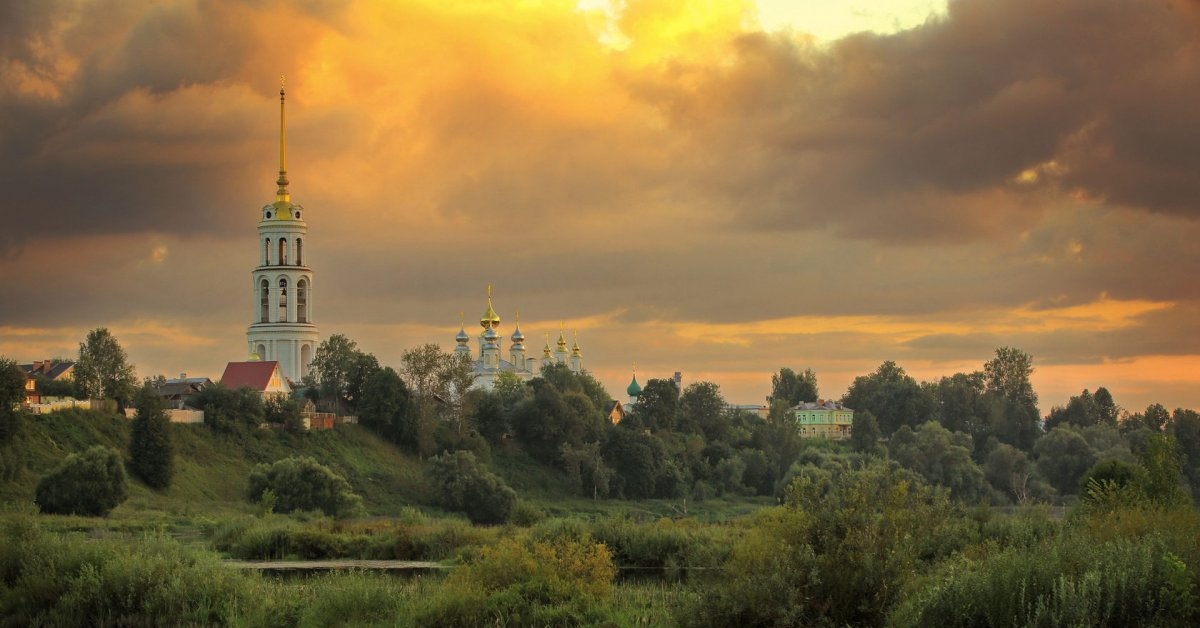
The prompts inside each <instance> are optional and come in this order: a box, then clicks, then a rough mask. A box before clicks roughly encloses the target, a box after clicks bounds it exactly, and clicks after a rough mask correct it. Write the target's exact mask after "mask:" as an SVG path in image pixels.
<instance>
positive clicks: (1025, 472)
mask: <svg viewBox="0 0 1200 628" xmlns="http://www.w3.org/2000/svg"><path fill="white" fill-rule="evenodd" d="M983 477H984V479H986V480H987V481H988V484H991V485H992V488H994V489H996V490H997V491H1000V492H1002V493H1004V494H1005V495H1007V496H1008V498H1009V499H1011V500H1013V501H1014V502H1016V503H1018V504H1023V503H1025V502H1026V501H1028V500H1029V499H1031V498H1038V497H1044V496H1046V495H1047V493H1048V489H1049V487H1046V486H1044V485H1043V484H1042V482H1041V481H1040V480H1039V479H1037V478H1035V477H1034V465H1033V463H1032V462H1031V461H1030V460H1029V457H1028V456H1027V455H1026V454H1025V452H1023V451H1021V450H1020V449H1017V448H1016V447H1013V446H1012V445H1009V444H1008V443H996V444H995V447H994V448H993V449H992V451H991V452H989V453H988V455H987V458H985V459H984V462H983Z"/></svg>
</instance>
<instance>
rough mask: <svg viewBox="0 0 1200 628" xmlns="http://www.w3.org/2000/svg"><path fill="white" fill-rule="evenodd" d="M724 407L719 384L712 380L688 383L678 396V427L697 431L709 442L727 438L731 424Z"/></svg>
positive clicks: (682, 429) (681, 429)
mask: <svg viewBox="0 0 1200 628" xmlns="http://www.w3.org/2000/svg"><path fill="white" fill-rule="evenodd" d="M725 408H726V404H725V398H724V397H722V396H721V387H720V386H718V385H716V384H714V383H712V382H696V383H694V384H690V385H689V386H688V387H687V388H686V389H684V391H683V394H682V395H681V396H680V397H679V424H680V428H679V429H680V431H684V432H697V431H698V432H700V433H701V434H704V438H705V439H706V440H708V441H709V442H714V441H723V440H728V438H729V434H730V430H731V428H732V425H731V423H730V417H729V416H728V415H727V414H726V412H725Z"/></svg>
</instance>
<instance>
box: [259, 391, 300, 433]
mask: <svg viewBox="0 0 1200 628" xmlns="http://www.w3.org/2000/svg"><path fill="white" fill-rule="evenodd" d="M263 418H264V419H265V420H266V422H267V423H271V424H273V425H282V426H283V427H284V429H286V430H287V431H289V432H291V433H293V434H299V433H301V432H303V431H304V414H303V411H302V410H301V409H300V402H298V401H296V400H295V399H285V398H283V397H272V398H270V399H268V400H267V401H266V402H265V403H264V404H263Z"/></svg>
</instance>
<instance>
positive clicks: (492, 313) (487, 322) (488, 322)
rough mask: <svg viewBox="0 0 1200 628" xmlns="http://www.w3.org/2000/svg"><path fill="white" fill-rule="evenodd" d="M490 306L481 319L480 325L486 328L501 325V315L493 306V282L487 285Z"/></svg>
mask: <svg viewBox="0 0 1200 628" xmlns="http://www.w3.org/2000/svg"><path fill="white" fill-rule="evenodd" d="M487 295H488V306H487V311H486V312H484V313H483V318H480V319H479V326H480V327H483V328H484V329H493V328H496V327H499V326H500V315H499V314H497V313H496V310H495V309H494V308H493V307H492V284H490V283H489V284H488V287H487Z"/></svg>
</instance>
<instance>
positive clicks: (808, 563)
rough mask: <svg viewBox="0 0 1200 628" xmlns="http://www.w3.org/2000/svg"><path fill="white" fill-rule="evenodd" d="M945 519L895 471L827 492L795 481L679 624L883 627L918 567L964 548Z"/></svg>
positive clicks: (867, 474) (848, 480)
mask: <svg viewBox="0 0 1200 628" xmlns="http://www.w3.org/2000/svg"><path fill="white" fill-rule="evenodd" d="M951 513H952V511H951V510H950V508H949V506H948V504H947V502H946V500H945V499H944V498H943V497H940V496H939V495H938V493H937V492H936V491H934V490H932V489H930V488H928V487H926V486H925V485H924V484H923V483H922V482H921V481H920V480H919V479H918V478H916V477H914V476H913V475H912V474H910V473H908V472H906V471H903V470H901V469H898V468H896V467H894V466H884V465H876V466H871V467H868V468H865V469H863V470H860V471H854V472H851V473H846V474H843V475H841V476H839V477H837V478H836V479H835V481H834V482H832V483H830V484H824V483H818V482H813V481H811V480H810V479H807V478H804V477H801V478H798V479H796V480H795V481H793V483H792V484H791V485H790V486H789V488H788V491H787V505H786V507H783V508H776V509H771V510H768V511H764V512H762V513H761V514H760V515H759V516H758V517H756V519H755V521H754V525H753V528H752V529H751V530H750V531H749V533H748V534H747V536H746V537H745V538H744V539H743V540H742V541H740V542H739V543H738V544H737V546H736V547H735V548H734V550H733V554H732V557H731V558H730V560H729V562H728V563H727V565H726V567H725V573H724V577H723V578H722V579H721V580H720V581H719V582H717V583H715V584H713V585H712V586H711V587H709V588H708V589H707V590H705V591H703V592H702V595H701V597H700V600H699V601H698V603H697V604H696V606H695V607H692V608H687V609H684V610H683V611H682V612H681V613H679V615H678V616H677V618H678V619H679V621H680V623H682V624H683V625H685V626H807V625H832V626H841V625H858V626H862V625H880V624H882V622H883V619H884V617H885V616H886V613H887V612H888V610H889V609H890V607H891V605H892V603H893V602H894V601H895V600H896V599H897V596H898V595H899V592H900V589H901V587H902V586H903V585H904V584H905V582H906V581H907V579H908V578H909V577H910V574H911V573H912V572H913V571H914V570H915V569H916V568H917V567H918V564H919V561H921V560H922V559H925V560H929V559H934V558H940V557H942V556H944V555H948V554H949V553H950V552H952V551H954V550H955V549H960V547H959V546H958V545H957V544H954V543H947V542H946V541H947V540H948V539H953V538H956V535H954V534H949V530H950V529H951V527H952V523H953V522H952V520H951V518H950V515H951ZM933 539H937V540H939V541H941V545H940V546H933V545H930V544H929V542H930V541H931V540H933Z"/></svg>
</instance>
